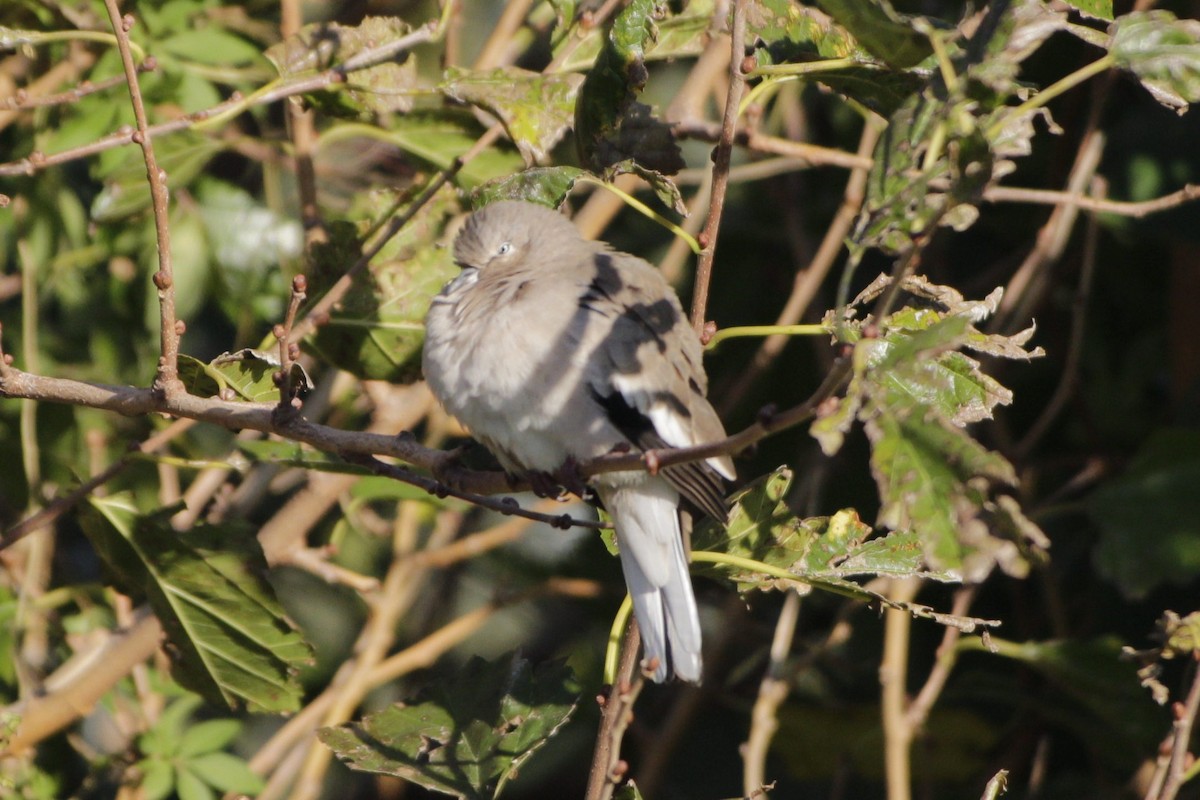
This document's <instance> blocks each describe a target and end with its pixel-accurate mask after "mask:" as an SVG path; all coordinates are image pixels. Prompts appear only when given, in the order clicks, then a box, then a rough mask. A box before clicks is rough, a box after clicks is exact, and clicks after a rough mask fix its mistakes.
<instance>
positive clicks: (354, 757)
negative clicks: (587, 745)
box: [318, 657, 579, 800]
mask: <svg viewBox="0 0 1200 800" xmlns="http://www.w3.org/2000/svg"><path fill="white" fill-rule="evenodd" d="M578 700H579V686H578V684H577V683H576V681H575V677H574V674H573V673H572V672H571V670H570V669H568V668H567V667H566V666H565V665H564V664H562V663H559V662H554V663H549V664H542V665H540V666H538V667H536V668H534V667H531V666H530V664H529V662H527V661H525V660H523V659H521V658H518V657H513V658H512V659H511V660H501V661H495V662H487V661H484V660H483V659H481V658H478V657H476V658H473V659H471V661H469V662H468V663H467V665H466V666H465V667H464V668H462V669H461V670H459V671H458V673H457V675H456V676H455V677H454V678H453V679H452V680H451V681H448V682H447V683H444V684H440V685H438V686H434V687H432V688H431V689H430V690H428V691H425V692H423V693H422V694H421V695H419V696H418V697H417V699H416V701H415V702H413V703H412V704H397V705H394V706H392V707H391V708H389V709H387V710H385V711H381V712H378V713H376V714H371V715H369V716H367V717H366V718H365V719H363V720H362V721H361V722H357V723H351V724H348V725H342V726H339V727H336V728H322V729H321V730H320V731H319V732H318V735H319V736H320V738H321V741H322V742H324V743H325V744H326V745H328V746H329V748H330V749H331V750H333V751H334V752H335V753H336V754H337V756H338V758H340V759H342V760H343V761H345V762H346V763H347V764H349V765H350V766H351V767H352V768H353V769H357V770H362V771H365V772H375V773H379V774H383V775H395V776H397V777H402V778H404V779H405V780H408V781H412V782H413V783H416V784H419V785H421V786H424V787H425V788H427V789H431V790H433V791H436V792H442V793H444V794H450V795H454V796H455V797H462V798H472V800H474V799H475V798H479V799H480V800H482V798H493V797H496V796H498V795H499V793H500V790H501V788H503V786H504V784H505V783H506V782H507V781H508V780H510V779H511V778H512V777H514V776H515V774H516V770H517V769H518V768H519V767H520V766H521V765H522V764H523V763H524V762H525V761H526V759H528V758H529V757H530V756H531V755H532V754H533V753H534V752H536V751H537V750H538V749H539V748H541V746H542V745H544V744H545V743H546V741H547V740H548V739H549V738H550V737H551V736H553V735H554V734H555V733H557V732H558V730H559V728H561V727H562V726H563V724H564V723H566V721H567V719H568V718H569V717H570V716H571V714H572V712H574V710H575V704H576V703H577V702H578Z"/></svg>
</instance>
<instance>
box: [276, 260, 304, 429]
mask: <svg viewBox="0 0 1200 800" xmlns="http://www.w3.org/2000/svg"><path fill="white" fill-rule="evenodd" d="M307 292H308V280H307V279H306V278H305V277H304V276H303V275H297V276H296V277H294V278H292V292H291V297H290V299H289V300H288V307H287V312H286V313H285V314H284V319H283V324H282V325H276V326H275V328H274V329H273V330H272V333H274V334H275V339H276V341H278V342H279V373H278V374H277V375H276V376H275V385H276V386H278V387H279V410H280V412H281V413H282V412H292V411H298V410H299V408H300V400H299V394H302V393H303V390H304V388H306V387H296V386H294V385H293V384H292V365H293V364H295V362H296V358H297V357H299V355H300V346H299V345H298V344H296V342H295V338H294V332H293V331H294V327H295V324H296V312H297V311H299V310H300V305H301V304H302V303H303V302H304V299H305V298H306V297H307V296H308V294H307Z"/></svg>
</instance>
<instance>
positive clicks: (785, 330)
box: [706, 325, 830, 350]
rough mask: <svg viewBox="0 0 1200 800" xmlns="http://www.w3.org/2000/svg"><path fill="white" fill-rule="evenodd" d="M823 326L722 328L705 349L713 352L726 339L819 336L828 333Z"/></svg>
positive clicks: (744, 326) (745, 326)
mask: <svg viewBox="0 0 1200 800" xmlns="http://www.w3.org/2000/svg"><path fill="white" fill-rule="evenodd" d="M829 332H830V331H829V329H828V328H826V327H825V326H824V325H743V326H741V327H735V328H722V329H721V330H719V331H717V332H716V333H715V334H713V337H712V338H711V339H709V340H708V346H707V348H706V349H708V350H713V349H715V348H716V346H717V345H719V344H720V343H721V342H723V341H725V340H726V339H737V338H739V337H744V336H776V335H782V336H820V335H822V334H826V333H829Z"/></svg>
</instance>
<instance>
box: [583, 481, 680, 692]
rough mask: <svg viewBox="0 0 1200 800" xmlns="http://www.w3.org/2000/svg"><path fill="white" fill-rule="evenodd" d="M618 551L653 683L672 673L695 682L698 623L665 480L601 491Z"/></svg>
mask: <svg viewBox="0 0 1200 800" xmlns="http://www.w3.org/2000/svg"><path fill="white" fill-rule="evenodd" d="M600 497H601V499H602V500H603V501H604V506H605V508H607V509H608V512H609V514H611V515H612V519H613V525H614V526H615V528H616V531H617V543H618V545H619V546H620V549H621V568H622V570H623V571H624V573H625V583H626V585H627V586H628V587H629V594H630V595H631V596H632V597H633V611H634V614H635V616H636V617H637V621H638V626H639V627H640V628H641V631H642V641H643V643H644V646H645V653H646V660H647V661H649V660H651V659H657V660H658V666H657V668H656V669H655V671H654V680H655V681H656V682H658V683H662V682H663V681H664V680H666V679H667V677H669V676H670V674H671V672H672V670H673V671H674V672H675V674H676V675H678V676H679V677H680V678H682V679H683V680H685V681H691V682H692V683H699V682H700V673H701V659H700V617H699V614H698V613H697V610H696V598H695V595H694V594H693V593H692V579H691V576H690V575H689V574H688V564H687V556H686V554H685V553H684V550H683V539H682V538H681V536H680V532H679V510H678V504H679V495H678V493H677V492H676V491H675V490H674V489H673V488H672V487H671V485H670V484H668V483H667V482H666V481H665V480H662V479H660V478H652V479H650V480H646V481H642V482H638V483H633V484H626V485H622V486H607V487H604V486H602V487H601V488H600Z"/></svg>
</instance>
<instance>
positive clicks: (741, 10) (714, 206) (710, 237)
mask: <svg viewBox="0 0 1200 800" xmlns="http://www.w3.org/2000/svg"><path fill="white" fill-rule="evenodd" d="M730 38H731V42H730V48H729V50H730V56H729V93H728V94H727V95H726V97H725V115H724V118H723V120H722V122H721V138H720V141H718V142H717V147H716V149H715V150H714V151H713V166H712V175H713V177H712V195H711V198H710V200H709V204H708V218H707V220H705V223H704V229H703V230H702V231H701V232H700V244H701V246H702V247H703V248H704V249H703V250H701V251H700V258H699V259H698V260H697V263H696V283H695V287H694V289H693V293H692V327H693V328H695V330H696V335H697V336H700V335H701V334H702V333H703V331H704V323H705V321H706V320H705V313H706V311H707V307H708V290H709V285H710V284H711V283H712V270H713V259H714V258H715V257H716V254H717V236H718V234H719V233H720V230H721V214H722V213H723V212H724V210H725V193H726V191H727V190H728V188H729V159H730V156H731V155H732V153H733V136H734V129H735V128H736V127H737V118H738V104H739V102H740V101H741V99H742V87H743V86H744V85H745V83H746V76H745V74H744V73H743V72H742V59H743V57H744V56H745V47H746V0H734V5H733V25H732V31H731V33H730Z"/></svg>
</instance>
